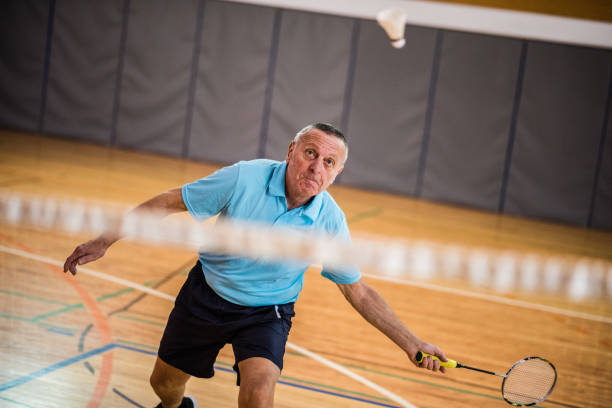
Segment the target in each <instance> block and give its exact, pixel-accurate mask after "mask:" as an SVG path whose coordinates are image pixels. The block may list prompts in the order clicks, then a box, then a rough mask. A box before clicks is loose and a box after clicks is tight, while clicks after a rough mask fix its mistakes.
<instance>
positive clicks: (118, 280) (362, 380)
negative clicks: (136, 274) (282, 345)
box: [0, 245, 416, 408]
mask: <svg viewBox="0 0 612 408" xmlns="http://www.w3.org/2000/svg"><path fill="white" fill-rule="evenodd" d="M0 251H2V252H6V253H10V254H12V255H16V256H21V257H24V258H29V259H32V260H36V261H39V262H43V263H47V264H50V265H55V266H59V267H63V265H64V263H63V262H59V261H56V260H54V259H51V258H48V257H44V256H40V255H36V254H32V253H29V252H25V251H20V250H18V249H15V248H9V247H6V246H4V245H0ZM79 271H80V273H84V274H86V275H90V276H94V277H96V278H99V279H103V280H107V281H110V282H115V283H118V284H120V285H123V286H127V287H131V288H134V289H137V290H140V291H142V292H146V293H149V294H151V295H154V296H157V297H160V298H162V299H167V300H170V301H172V302H174V300H175V297H174V296H170V295H168V294H165V293H163V292H160V291H158V290H155V289H151V288H148V287H146V286H144V285H139V284H137V283H134V282H131V281H128V280H126V279H121V278H117V277H115V276H111V275H108V274H106V273H102V272H96V271H93V270H91V269H89V268H83V267H80V268H79ZM64 276H65V277H66V279H67V281H68V282H71V283H73V284H75V282H74V281H71V280H69V278H68V277H67V276H66V275H64ZM286 346H287V347H289V348H292V349H294V350H296V351H298V352H300V353H302V354H305V355H306V356H308V357H310V358H312V359H313V360H315V361H318V362H319V363H321V364H323V365H325V366H327V367H329V368H332V369H334V370H336V371H338V372H340V373H342V374H344V375H346V376H347V377H350V378H352V379H353V380H355V381H357V382H360V383H362V384H363V385H365V386H366V387H369V388H371V389H373V390H375V391H377V392H378V393H380V394H382V395H384V396H385V397H387V398H389V399H390V400H392V401H395V402H397V403H399V404H400V406H402V407H405V408H416V407H415V406H414V405H412V404H411V403H409V402H408V401H406V400H404V399H403V398H401V397H400V396H398V395H395V394H394V393H392V392H391V391H389V390H387V389H385V388H383V387H381V386H379V385H378V384H375V383H373V382H372V381H370V380H368V379H367V378H364V377H362V376H360V375H359V374H356V373H354V372H352V371H350V370H349V369H347V368H345V367H342V366H341V365H339V364H336V363H334V362H332V361H330V360H328V359H326V358H325V357H322V356H319V355H318V354H315V353H312V352H310V351H308V350H306V349H304V348H302V347H300V346H297V345H295V344H293V343H291V342H287V345H286Z"/></svg>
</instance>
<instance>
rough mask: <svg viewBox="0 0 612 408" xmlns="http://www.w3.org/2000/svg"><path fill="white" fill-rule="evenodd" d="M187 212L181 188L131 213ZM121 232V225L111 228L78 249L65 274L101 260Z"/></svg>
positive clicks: (166, 213) (163, 213) (155, 198)
mask: <svg viewBox="0 0 612 408" xmlns="http://www.w3.org/2000/svg"><path fill="white" fill-rule="evenodd" d="M186 210H187V207H186V206H185V203H184V202H183V195H182V192H181V188H180V187H179V188H174V189H172V190H168V191H166V192H164V193H161V194H158V195H156V196H155V197H153V198H151V199H150V200H147V201H145V202H144V203H142V204H140V205H138V206H137V207H136V208H134V209H133V210H131V211H130V212H136V213H137V212H141V211H154V212H156V213H159V214H161V215H169V214H173V213H177V212H181V211H186ZM120 231H121V226H120V225H114V226H111V227H110V228H109V229H107V230H106V231H105V232H103V233H102V234H101V235H100V236H99V237H97V238H94V239H92V240H91V241H87V242H85V243H83V244H81V245H79V246H78V247H76V248H75V250H74V251H73V252H72V254H70V256H69V257H68V258H67V259H66V262H64V272H67V271H70V273H72V274H73V275H76V267H77V265H83V264H86V263H88V262H92V261H95V260H96V259H98V258H101V257H102V256H103V255H104V254H105V253H106V250H107V249H108V248H109V247H110V246H111V245H112V244H113V243H115V242H116V241H118V240H120V239H121V238H122V236H121V232H120Z"/></svg>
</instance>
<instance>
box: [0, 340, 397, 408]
mask: <svg viewBox="0 0 612 408" xmlns="http://www.w3.org/2000/svg"><path fill="white" fill-rule="evenodd" d="M114 348H121V349H125V350H129V351H135V352H137V353H142V354H148V355H152V356H156V355H157V353H156V352H154V351H150V350H143V349H139V348H137V347H132V346H126V345H124V344H116V343H113V344H107V345H106V346H103V347H100V348H97V349H94V350H91V351H88V352H87V353H83V354H79V355H78V356H75V357H72V358H69V359H67V360H64V361H60V362H59V363H56V364H53V365H50V366H48V367H46V368H43V369H41V370H38V371H36V372H34V373H32V374H28V375H25V376H23V377H20V378H17V379H15V380H12V381H9V382H7V383H4V384H0V392H2V391H5V390H8V389H10V388H14V387H17V386H20V385H23V384H25V383H27V382H30V381H32V380H34V379H36V378H39V377H42V376H43V375H46V374H49V373H51V372H53V371H56V370H59V369H60V368H64V367H67V366H69V365H71V364H74V363H78V362H79V361H82V360H85V359H88V358H90V357H93V356H95V355H98V354H102V353H105V352H107V351H110V350H112V349H114ZM215 370H219V371H224V372H227V373H235V372H234V370H232V369H229V368H226V367H220V366H217V365H215ZM278 382H279V383H280V384H283V385H288V386H291V387H295V388H301V389H304V390H308V391H314V392H318V393H321V394H327V395H333V396H335V397H340V398H345V399H350V400H353V401H360V402H364V403H367V404H372V405H377V406H380V407H389V408H399V407H398V406H397V405H389V404H384V403H381V402H378V401H372V400H368V399H365V398H359V397H353V396H350V395H345V394H340V393H337V392H332V391H327V390H323V389H320V388H315V387H309V386H305V385H301V384H295V383H292V382H289V381H285V380H279V381H278ZM113 391H115V393H117V394H118V395H119V394H120V393H119V392H118V391H116V390H115V389H113ZM121 395H122V394H121ZM125 398H126V399H127V397H125ZM130 402H132V401H131V400H130ZM137 406H139V405H137Z"/></svg>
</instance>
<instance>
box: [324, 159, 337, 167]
mask: <svg viewBox="0 0 612 408" xmlns="http://www.w3.org/2000/svg"><path fill="white" fill-rule="evenodd" d="M325 164H327V165H328V166H329V167H333V166H334V164H336V162H335V161H334V160H333V159H327V160H325Z"/></svg>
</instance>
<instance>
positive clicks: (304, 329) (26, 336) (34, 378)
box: [0, 132, 612, 408]
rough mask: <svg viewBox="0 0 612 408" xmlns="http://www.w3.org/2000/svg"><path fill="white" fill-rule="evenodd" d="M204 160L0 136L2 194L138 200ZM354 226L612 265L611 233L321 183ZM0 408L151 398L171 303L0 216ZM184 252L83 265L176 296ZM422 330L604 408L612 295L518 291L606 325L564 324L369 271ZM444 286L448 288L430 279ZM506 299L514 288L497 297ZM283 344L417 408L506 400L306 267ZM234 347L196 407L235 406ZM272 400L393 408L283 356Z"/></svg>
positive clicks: (582, 403)
mask: <svg viewBox="0 0 612 408" xmlns="http://www.w3.org/2000/svg"><path fill="white" fill-rule="evenodd" d="M215 168H216V167H214V166H210V165H204V164H201V163H194V162H189V161H182V160H176V159H170V158H164V157H159V156H154V155H147V154H143V153H136V152H130V151H122V150H118V149H108V148H105V147H100V146H95V145H89V144H84V143H80V142H74V141H68V140H60V139H51V138H44V137H39V136H34V135H26V134H18V133H11V132H0V189H3V190H10V191H19V192H29V193H37V194H43V195H54V196H57V195H59V196H63V197H86V198H93V199H101V200H109V201H116V202H121V203H126V204H137V203H138V202H140V201H143V200H144V199H146V198H148V197H150V196H152V195H153V194H155V193H158V192H160V191H163V190H166V189H169V188H172V187H175V186H179V185H181V184H183V183H185V182H188V181H191V180H194V179H197V178H200V177H202V176H205V175H206V174H208V173H210V172H211V171H213V170H214V169H215ZM331 192H332V194H333V196H334V197H335V198H336V199H337V201H338V202H339V204H340V205H341V206H342V207H343V209H344V210H345V213H346V215H347V218H348V220H349V224H350V228H351V231H352V233H353V235H366V234H385V235H389V236H393V237H410V238H424V239H430V240H433V241H439V242H457V243H461V244H465V245H479V246H485V247H492V248H511V249H514V250H517V251H526V250H529V251H536V252H539V253H543V254H572V255H577V256H593V257H599V258H605V259H607V260H611V259H612V234H611V233H607V232H601V231H592V230H585V229H581V228H573V227H568V226H563V225H554V224H550V223H544V222H536V221H529V220H522V219H517V218H513V217H502V216H497V215H493V214H486V213H480V212H476V211H472V210H467V209H462V208H454V207H449V206H443V205H439V204H432V203H427V202H423V201H416V200H411V199H407V198H402V197H397V196H391V195H383V194H378V193H373V192H365V191H358V190H355V189H349V188H342V187H333V188H332V189H331ZM0 228H1V229H0V245H1V246H2V247H0V249H2V251H0V305H1V311H0V407H41V408H42V407H45V408H46V407H141V406H143V407H152V406H154V405H155V404H157V399H156V397H155V395H154V394H153V392H152V390H151V389H150V387H149V384H148V377H149V373H150V370H151V368H152V364H153V361H154V359H155V352H156V348H157V345H158V342H159V339H160V337H161V334H162V331H163V327H164V325H165V321H166V318H167V316H168V314H169V312H170V310H171V307H172V305H171V303H170V302H168V301H167V300H163V299H160V298H156V297H153V296H150V295H143V294H142V293H138V292H136V291H134V290H132V289H129V288H125V287H121V286H118V285H116V284H113V283H110V282H107V281H104V280H99V279H95V278H93V277H89V276H86V275H83V274H81V275H77V277H76V278H72V277H67V276H64V275H63V274H62V273H61V272H60V271H59V268H57V267H55V266H52V265H49V264H46V263H42V262H40V261H37V260H34V259H31V258H30V257H28V256H16V255H13V254H10V253H7V252H6V249H5V248H12V249H19V250H21V251H25V252H27V253H28V254H34V255H40V256H44V257H48V258H51V259H55V260H58V261H63V259H65V257H66V256H67V255H68V254H69V253H70V252H71V250H72V249H73V248H74V247H75V246H76V245H77V244H79V243H80V242H82V241H83V240H85V239H88V238H90V237H86V236H67V235H64V234H60V233H58V232H55V231H41V230H36V229H33V228H17V227H13V226H8V225H4V224H0ZM195 258H196V254H194V253H192V252H187V251H180V250H170V249H167V248H156V247H150V246H143V245H138V244H133V243H127V242H119V243H118V244H116V245H115V246H113V247H112V248H111V249H110V250H109V252H108V253H107V255H106V256H105V257H104V258H103V259H101V260H99V261H97V262H95V263H93V264H90V265H89V266H91V268H92V269H95V270H96V271H100V272H104V273H107V274H111V275H114V276H119V277H122V278H125V279H129V280H131V281H134V282H136V283H140V284H144V285H148V286H151V287H154V288H156V289H158V290H160V291H163V292H165V293H168V294H171V295H176V293H177V292H178V289H179V288H180V286H181V284H182V282H183V281H184V280H185V277H186V272H187V271H188V269H189V268H190V267H191V265H192V264H193V263H194V260H195ZM368 282H369V283H370V284H372V285H373V286H374V287H376V288H377V289H378V290H379V291H380V292H381V293H382V295H383V296H384V297H385V298H386V299H387V300H388V301H389V303H390V304H391V305H392V307H393V308H394V310H395V311H396V313H397V314H398V315H399V316H400V317H401V319H402V320H403V321H404V322H406V323H407V324H408V326H409V327H411V328H412V329H413V331H415V332H416V333H417V334H418V335H419V336H420V337H422V338H423V339H427V340H429V341H431V342H434V343H436V344H438V345H439V346H440V347H441V348H442V349H443V350H445V352H446V353H447V355H449V356H451V357H452V358H455V359H457V360H459V361H462V362H464V363H466V364H469V365H473V366H478V367H483V368H488V369H492V370H495V371H498V372H505V370H507V369H508V368H509V366H510V365H511V364H512V363H513V362H515V361H516V360H518V359H520V358H522V357H527V356H531V355H540V356H543V357H546V358H548V359H550V360H551V361H553V362H554V364H555V365H556V367H557V369H558V373H559V380H558V385H557V387H556V389H555V391H554V392H553V394H552V395H551V397H550V398H549V400H547V401H546V402H545V403H543V404H542V405H541V406H543V407H610V406H612V369H611V368H610V367H612V324H611V323H610V320H609V318H610V317H612V305H611V304H610V302H601V301H600V302H584V303H579V304H578V303H572V302H570V301H568V300H566V299H564V298H563V297H561V296H556V297H550V296H548V297H535V296H531V297H530V298H525V297H522V298H521V299H522V300H526V301H529V302H533V303H537V304H544V305H551V306H555V307H557V308H562V309H566V310H572V311H581V312H586V313H589V314H591V315H593V316H603V317H607V318H608V321H604V322H602V321H597V320H596V319H589V318H575V317H569V316H567V315H564V314H559V313H550V312H544V311H540V310H538V309H536V308H529V307H517V306H510V305H505V304H502V303H499V302H495V301H491V300H482V299H478V298H476V297H472V296H466V295H459V294H443V293H442V292H440V291H436V290H426V289H419V288H417V287H413V286H409V285H400V284H391V283H386V282H383V281H380V280H376V279H368ZM442 284H444V282H442ZM496 295H499V296H501V297H502V298H504V299H508V298H511V299H512V298H516V297H518V295H516V294H496ZM296 309H297V310H296V312H297V316H296V318H295V320H294V325H293V329H292V332H291V336H290V341H291V342H293V343H295V344H297V345H299V346H302V347H305V348H307V349H309V350H311V351H313V352H316V353H319V354H320V355H322V356H324V357H327V358H329V359H331V360H333V361H335V362H338V363H341V364H343V365H344V366H345V367H347V368H349V369H351V370H353V371H354V372H356V373H358V374H361V375H363V376H365V377H366V378H368V379H370V380H371V381H374V382H375V383H377V384H379V385H380V386H382V387H385V388H387V389H388V390H390V391H392V392H394V393H396V394H398V395H400V396H401V397H403V398H405V399H406V400H408V401H410V402H412V403H413V404H415V405H417V406H419V407H426V408H441V407H503V406H506V403H505V402H503V401H502V400H501V398H500V391H499V388H500V379H498V378H497V377H493V376H488V375H484V374H478V373H473V372H469V371H465V370H461V369H456V370H452V371H451V372H449V373H448V374H446V375H440V374H433V373H428V372H425V371H423V370H419V369H416V368H414V367H413V366H411V364H410V363H409V362H408V360H407V359H406V358H405V356H404V355H402V353H401V352H400V351H399V350H398V349H397V348H396V347H395V346H394V345H393V344H392V343H391V342H390V341H389V340H387V339H386V338H384V337H383V336H382V335H380V334H379V333H377V332H376V330H374V329H373V328H371V327H370V326H369V325H368V324H367V323H365V322H364V321H363V320H362V319H361V318H360V317H359V316H358V315H357V313H356V312H354V311H353V310H352V309H351V308H350V306H349V305H348V304H347V302H346V301H345V300H344V298H343V297H342V296H341V294H340V293H339V291H338V290H337V288H336V287H335V285H333V284H332V283H331V282H329V281H327V280H326V279H323V278H321V277H320V276H319V274H318V271H316V270H314V269H313V270H312V271H309V272H308V273H307V274H306V284H305V288H304V291H303V292H302V294H301V296H300V299H299V301H298V303H297V307H296ZM232 364H233V357H232V354H231V350H228V349H227V348H226V349H224V350H223V351H222V353H221V355H220V357H219V360H218V361H217V365H216V368H217V370H216V376H215V377H214V378H213V379H211V380H200V379H193V380H191V382H190V383H189V384H188V391H189V393H191V394H193V395H195V396H196V397H197V399H198V400H199V402H200V406H201V407H235V406H236V396H237V391H238V389H237V387H236V386H235V385H234V383H235V375H234V374H233V373H232V372H231V365H232ZM276 406H277V407H298V408H299V407H304V408H306V407H309V408H310V407H324V408H328V407H329V408H335V407H376V406H387V407H391V406H397V404H396V403H394V402H392V401H389V400H386V399H385V398H383V397H381V396H380V395H378V394H376V393H375V392H374V391H372V390H370V389H368V388H366V387H364V386H362V385H360V384H358V383H356V382H355V381H354V380H352V379H350V378H348V377H346V376H343V375H342V374H339V373H337V372H335V371H333V370H331V369H329V368H327V367H324V366H322V365H321V364H319V363H317V362H315V361H313V360H311V359H309V358H306V357H305V356H303V355H300V354H297V353H294V352H291V351H289V352H288V354H287V356H286V359H285V369H284V370H283V376H282V381H281V382H280V383H279V385H278V386H277V393H276Z"/></svg>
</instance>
